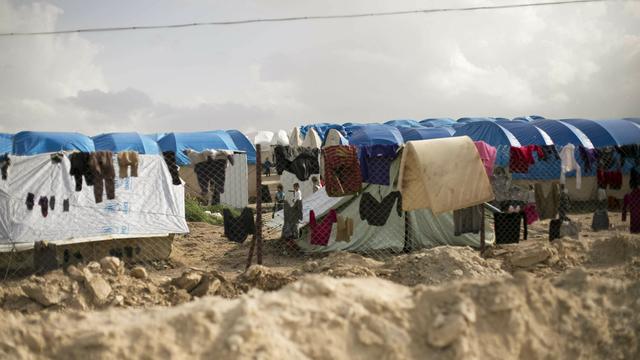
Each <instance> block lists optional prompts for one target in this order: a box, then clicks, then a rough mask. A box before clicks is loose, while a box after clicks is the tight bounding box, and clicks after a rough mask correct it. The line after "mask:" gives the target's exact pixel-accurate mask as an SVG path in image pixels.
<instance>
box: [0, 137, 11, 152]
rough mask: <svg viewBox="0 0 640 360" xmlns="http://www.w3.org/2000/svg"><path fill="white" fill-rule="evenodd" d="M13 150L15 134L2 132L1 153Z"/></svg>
mask: <svg viewBox="0 0 640 360" xmlns="http://www.w3.org/2000/svg"><path fill="white" fill-rule="evenodd" d="M11 152H13V134H4V133H0V154H6V153H11Z"/></svg>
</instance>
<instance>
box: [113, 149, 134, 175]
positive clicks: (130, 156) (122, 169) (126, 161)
mask: <svg viewBox="0 0 640 360" xmlns="http://www.w3.org/2000/svg"><path fill="white" fill-rule="evenodd" d="M138 162H139V160H138V153H137V152H135V151H122V152H120V153H118V169H119V176H120V178H121V179H124V178H126V177H128V176H129V167H131V177H138Z"/></svg>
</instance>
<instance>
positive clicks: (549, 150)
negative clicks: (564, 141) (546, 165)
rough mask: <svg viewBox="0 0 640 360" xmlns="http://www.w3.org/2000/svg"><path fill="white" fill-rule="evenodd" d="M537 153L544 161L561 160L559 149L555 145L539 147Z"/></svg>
mask: <svg viewBox="0 0 640 360" xmlns="http://www.w3.org/2000/svg"><path fill="white" fill-rule="evenodd" d="M536 152H537V153H538V158H539V159H540V160H542V161H549V160H560V155H559V154H558V149H556V146H555V145H537V148H536Z"/></svg>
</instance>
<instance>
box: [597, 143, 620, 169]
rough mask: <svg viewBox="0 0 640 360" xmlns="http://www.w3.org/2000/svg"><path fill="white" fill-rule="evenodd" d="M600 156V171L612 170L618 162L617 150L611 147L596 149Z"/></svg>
mask: <svg viewBox="0 0 640 360" xmlns="http://www.w3.org/2000/svg"><path fill="white" fill-rule="evenodd" d="M596 154H597V156H598V169H602V170H608V169H611V168H612V167H613V166H614V165H615V164H616V163H617V162H618V161H617V159H616V150H615V149H614V148H613V147H611V146H606V147H603V148H600V149H596Z"/></svg>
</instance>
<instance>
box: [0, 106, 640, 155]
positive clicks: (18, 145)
mask: <svg viewBox="0 0 640 360" xmlns="http://www.w3.org/2000/svg"><path fill="white" fill-rule="evenodd" d="M464 135H466V136H469V137H470V138H471V139H472V140H474V141H484V142H486V143H488V144H489V145H492V146H495V147H500V146H525V145H556V146H564V145H566V144H569V143H571V144H574V145H576V146H583V147H585V148H602V147H607V146H622V145H631V144H638V143H640V119H639V118H625V119H612V120H587V119H561V120H548V119H544V118H542V117H539V116H528V117H521V118H515V119H513V120H509V119H505V118H461V119H458V120H457V121H454V120H452V119H445V118H441V119H426V120H422V121H415V120H391V121H387V122H386V123H384V124H377V123H372V124H359V123H345V124H328V123H318V124H311V125H303V126H300V127H296V128H294V130H293V131H292V132H291V133H288V132H287V131H285V130H280V131H278V132H275V133H274V132H269V131H261V132H258V133H257V134H255V135H254V136H252V139H251V140H250V139H249V138H248V137H247V136H246V135H245V134H243V133H241V132H240V131H237V130H226V131H225V130H215V131H202V132H180V133H178V132H174V133H166V134H139V133H134V132H127V133H109V134H101V135H97V136H94V137H88V136H86V135H83V134H79V133H65V132H34V131H23V132H19V133H17V134H2V133H0V154H2V153H12V154H14V155H35V154H41V153H47V152H55V151H61V150H79V151H101V150H108V151H114V152H118V151H126V150H134V151H137V152H138V153H141V154H159V153H161V152H163V151H174V152H175V153H176V154H177V160H178V163H179V165H188V164H189V159H188V158H187V157H186V155H184V153H183V150H185V149H192V150H195V151H202V150H205V149H228V150H236V151H244V152H246V153H247V160H248V163H249V164H255V159H256V152H255V146H254V144H261V145H263V146H264V145H289V144H292V145H303V146H309V147H321V146H324V145H338V144H352V145H356V146H358V145H374V144H398V145H400V144H403V143H405V142H407V141H412V140H427V139H434V138H444V137H451V136H464Z"/></svg>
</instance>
